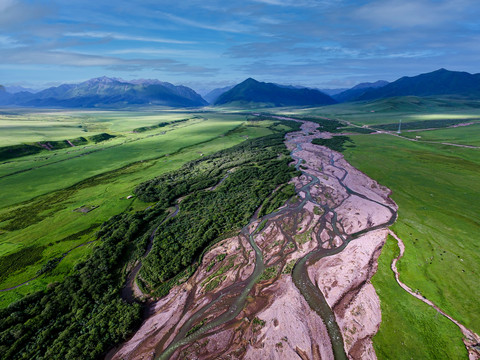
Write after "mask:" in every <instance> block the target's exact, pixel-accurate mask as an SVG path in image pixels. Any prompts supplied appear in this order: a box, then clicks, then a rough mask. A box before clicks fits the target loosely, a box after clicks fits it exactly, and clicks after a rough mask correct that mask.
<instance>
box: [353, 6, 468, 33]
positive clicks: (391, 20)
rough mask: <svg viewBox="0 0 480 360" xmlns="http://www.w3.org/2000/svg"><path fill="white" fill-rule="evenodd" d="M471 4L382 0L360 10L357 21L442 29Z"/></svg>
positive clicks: (355, 15)
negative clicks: (442, 26) (440, 27)
mask: <svg viewBox="0 0 480 360" xmlns="http://www.w3.org/2000/svg"><path fill="white" fill-rule="evenodd" d="M469 3H470V1H469V0H457V1H430V0H386V1H385V0H381V1H373V2H370V3H368V4H366V5H364V6H362V7H360V8H358V9H357V10H356V11H355V12H354V17H355V18H357V19H363V20H366V21H368V22H370V23H372V24H377V25H380V26H386V27H417V26H418V27H429V26H434V27H439V26H441V25H442V24H445V23H447V22H450V21H455V20H457V19H458V17H459V16H461V14H462V13H463V12H464V11H465V10H466V8H467V6H468V4H469Z"/></svg>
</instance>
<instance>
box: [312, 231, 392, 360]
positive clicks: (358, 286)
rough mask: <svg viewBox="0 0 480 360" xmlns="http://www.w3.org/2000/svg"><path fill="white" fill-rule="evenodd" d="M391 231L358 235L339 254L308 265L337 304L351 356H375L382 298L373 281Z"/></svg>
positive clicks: (329, 298)
mask: <svg viewBox="0 0 480 360" xmlns="http://www.w3.org/2000/svg"><path fill="white" fill-rule="evenodd" d="M386 235H387V231H386V230H377V231H373V232H370V233H368V234H366V235H363V236H361V237H359V238H358V239H355V240H354V241H352V242H351V243H349V244H348V245H347V247H346V248H345V249H344V250H343V251H342V252H341V253H339V254H336V255H332V256H329V257H325V258H322V259H321V260H319V261H318V262H317V263H316V264H314V265H311V266H310V267H309V268H308V274H309V276H310V279H311V280H312V282H314V283H315V284H316V286H318V287H319V288H320V290H321V291H322V293H323V294H324V295H325V298H326V300H327V302H328V304H329V305H330V306H331V307H332V308H333V311H334V312H335V315H336V317H337V322H338V323H339V326H340V328H341V330H342V333H343V340H344V342H345V350H346V352H347V354H348V355H350V357H351V358H354V359H371V358H375V352H374V350H373V347H372V343H371V338H372V336H373V335H375V333H376V332H377V331H378V328H379V326H380V322H381V313H380V300H379V299H378V296H377V294H376V292H375V289H374V288H373V285H371V284H370V279H371V278H372V276H373V274H374V273H375V272H376V270H377V259H378V256H379V255H380V251H381V249H382V246H383V244H384V243H385V239H386Z"/></svg>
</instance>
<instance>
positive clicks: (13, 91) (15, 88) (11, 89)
mask: <svg viewBox="0 0 480 360" xmlns="http://www.w3.org/2000/svg"><path fill="white" fill-rule="evenodd" d="M5 90H6V91H7V92H8V93H10V94H17V93H19V92H29V93H32V94H35V93H37V92H39V91H41V90H35V89H31V88H26V87H23V86H17V85H7V86H5Z"/></svg>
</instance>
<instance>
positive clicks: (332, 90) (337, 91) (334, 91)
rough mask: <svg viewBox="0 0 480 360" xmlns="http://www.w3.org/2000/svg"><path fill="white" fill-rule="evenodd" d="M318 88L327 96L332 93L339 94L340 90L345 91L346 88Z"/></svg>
mask: <svg viewBox="0 0 480 360" xmlns="http://www.w3.org/2000/svg"><path fill="white" fill-rule="evenodd" d="M318 90H320V91H321V92H323V93H324V94H327V95H328V96H332V97H333V95H337V94H340V93H341V92H343V91H345V90H348V88H340V89H318Z"/></svg>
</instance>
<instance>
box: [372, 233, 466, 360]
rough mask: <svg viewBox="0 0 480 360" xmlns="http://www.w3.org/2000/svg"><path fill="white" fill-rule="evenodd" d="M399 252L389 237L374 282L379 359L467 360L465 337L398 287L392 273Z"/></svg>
mask: <svg viewBox="0 0 480 360" xmlns="http://www.w3.org/2000/svg"><path fill="white" fill-rule="evenodd" d="M398 254H399V249H398V246H397V242H396V241H395V239H393V238H391V237H390V236H389V237H388V240H387V242H386V244H385V246H384V247H383V250H382V255H381V256H380V259H379V262H378V270H377V273H376V274H375V275H374V277H373V279H372V283H373V285H374V286H375V289H376V291H377V294H378V296H379V297H380V301H381V303H380V304H381V309H382V323H381V325H380V330H379V332H378V333H377V335H375V337H374V338H373V345H374V348H375V352H376V354H377V357H378V358H379V359H396V360H403V359H405V360H410V359H461V358H463V359H467V358H468V355H467V351H466V349H465V346H464V345H463V342H462V341H461V337H462V333H461V332H460V329H458V327H457V326H456V325H454V324H453V323H452V322H450V320H447V319H446V318H445V317H443V316H442V315H440V314H439V313H438V312H437V311H436V310H435V309H432V308H431V307H430V306H428V305H426V304H424V303H423V302H421V301H419V300H417V299H415V298H414V297H413V296H411V295H410V294H408V293H406V292H405V291H404V290H403V289H402V288H400V286H398V284H397V282H396V281H395V278H394V276H393V272H392V270H391V269H390V264H391V262H392V259H393V258H395V257H397V256H398Z"/></svg>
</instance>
